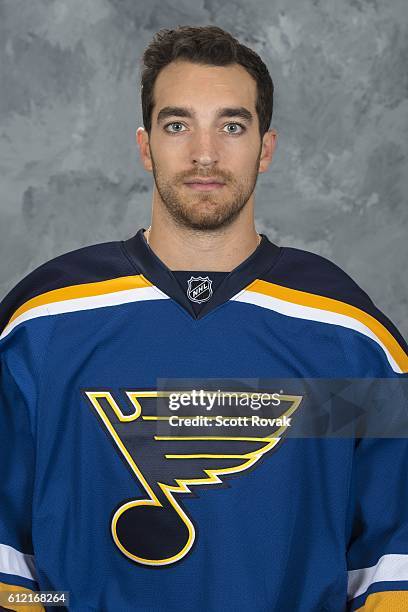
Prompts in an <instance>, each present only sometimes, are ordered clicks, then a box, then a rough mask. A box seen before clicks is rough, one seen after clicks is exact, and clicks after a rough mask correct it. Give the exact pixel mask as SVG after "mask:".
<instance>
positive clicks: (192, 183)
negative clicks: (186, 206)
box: [185, 178, 225, 191]
mask: <svg viewBox="0 0 408 612" xmlns="http://www.w3.org/2000/svg"><path fill="white" fill-rule="evenodd" d="M185 185H187V187H189V188H190V189H195V190H196V191H210V190H212V189H220V188H221V187H224V185H225V183H223V182H222V181H219V180H217V179H212V178H206V179H199V178H197V179H190V180H189V181H186V182H185Z"/></svg>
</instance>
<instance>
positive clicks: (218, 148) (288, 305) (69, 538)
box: [0, 27, 408, 612]
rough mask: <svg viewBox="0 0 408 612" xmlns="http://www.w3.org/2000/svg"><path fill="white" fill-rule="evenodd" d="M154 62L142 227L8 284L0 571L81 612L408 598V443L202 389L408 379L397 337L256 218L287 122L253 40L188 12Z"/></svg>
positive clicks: (362, 300) (353, 292) (292, 611)
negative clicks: (334, 430)
mask: <svg viewBox="0 0 408 612" xmlns="http://www.w3.org/2000/svg"><path fill="white" fill-rule="evenodd" d="M143 59H144V66H145V67H144V71H143V74H142V108H143V122H144V129H141V128H139V129H138V131H137V143H138V145H139V150H140V155H141V160H142V163H143V166H144V168H145V169H146V170H147V171H149V172H150V171H151V172H152V173H153V175H154V190H153V207H152V222H151V226H150V228H148V229H147V230H144V229H140V230H139V231H138V232H137V233H136V234H135V235H134V236H133V237H132V238H130V239H128V240H124V241H117V242H116V241H114V242H108V243H103V244H97V245H93V246H89V247H84V248H81V249H78V250H76V251H73V252H71V253H67V254H64V255H62V256H60V257H57V258H55V259H53V260H52V261H49V262H47V263H45V264H44V265H42V266H40V267H39V268H38V269H37V270H35V271H34V272H32V273H31V274H29V275H28V276H27V277H26V278H25V279H23V280H22V281H21V282H20V283H19V284H18V285H17V286H16V287H15V288H14V289H13V290H12V291H11V292H10V293H9V295H8V296H7V297H6V298H5V299H4V301H3V303H2V310H1V313H2V320H3V324H2V334H1V340H0V350H1V367H2V370H1V375H2V379H1V430H0V431H1V436H2V444H1V450H0V466H1V479H0V482H1V485H0V487H1V496H2V497H1V499H2V503H1V510H0V542H1V545H0V561H1V570H0V571H1V574H0V578H1V580H2V589H3V590H4V591H10V590H14V591H16V592H19V593H30V592H32V591H36V590H41V591H66V592H69V596H70V601H69V604H68V605H67V607H68V608H69V610H75V611H77V610H78V611H81V612H82V611H85V610H99V611H106V610H108V611H111V610H112V611H113V610H115V611H116V610H120V611H130V610H146V611H147V610H152V611H153V610H155V611H156V610H157V611H176V610H177V611H179V610H183V611H184V610H186V611H187V610H188V611H190V610H191V611H192V610H200V611H201V610H202V611H204V610H205V611H207V610H210V611H217V612H218V611H231V612H232V611H234V612H237V611H245V612H246V611H248V610H250V611H251V612H261V611H262V612H263V611H265V610H275V611H279V612H282V611H285V612H286V611H287V612H297V611H299V612H309V611H310V612H318V611H327V612H328V611H333V612H334V611H340V610H346V609H349V610H355V609H359V610H365V611H368V610H408V569H407V568H408V524H407V510H408V487H407V469H406V466H407V464H406V458H407V454H408V453H407V451H408V446H407V444H406V442H405V440H404V439H400V440H385V439H383V440H377V439H364V440H355V439H352V438H344V439H331V440H329V439H322V438H320V439H305V438H302V437H298V438H290V437H289V436H288V437H287V439H282V438H283V437H284V436H283V434H284V433H285V431H286V432H288V431H289V429H290V427H289V425H288V423H289V419H290V418H292V417H291V416H290V415H293V418H296V415H297V414H301V410H302V403H299V402H300V401H301V399H302V398H301V396H297V395H290V394H289V395H285V394H284V393H283V394H280V390H278V393H277V394H266V395H267V398H268V397H269V399H271V398H272V397H273V399H277V402H276V404H274V403H273V402H271V405H270V406H269V408H265V409H264V410H263V411H262V415H263V416H265V415H268V410H270V411H271V412H269V415H270V414H272V413H273V414H275V413H276V414H277V415H278V418H277V419H276V420H275V421H273V419H268V418H265V419H258V421H257V420H256V419H253V418H252V417H254V415H255V410H257V408H255V406H253V410H252V414H251V410H250V409H249V410H246V411H245V410H243V409H242V407H240V408H239V409H238V408H237V409H236V410H234V409H233V408H231V406H228V407H227V408H226V409H225V410H223V408H222V406H221V402H219V403H216V404H213V406H212V407H211V406H210V405H209V404H208V403H207V404H206V402H207V400H209V398H210V397H211V393H210V391H209V390H210V389H213V390H214V388H215V387H214V386H213V385H212V382H211V381H214V380H215V381H220V380H222V379H226V380H235V381H239V380H241V381H248V380H251V381H253V380H254V379H273V378H276V379H279V378H280V379H291V380H292V379H293V381H295V380H303V379H315V378H316V379H319V378H322V379H324V378H328V379H330V378H336V379H339V378H342V377H345V378H358V379H361V378H376V377H378V378H393V379H395V378H400V377H401V378H402V377H403V376H404V373H406V372H407V371H408V355H407V346H406V344H405V343H404V340H403V339H402V338H401V336H400V334H399V333H398V331H397V330H396V329H395V327H394V326H393V324H392V323H391V322H390V321H389V320H388V319H387V318H386V317H385V316H384V315H383V314H382V313H381V312H380V311H379V310H378V309H377V308H376V307H375V306H374V304H373V303H372V302H371V300H370V299H369V297H368V296H367V295H366V294H365V293H364V292H363V291H362V290H361V289H360V288H359V287H358V286H357V285H356V283H354V281H353V280H351V279H350V277H349V276H348V275H347V274H345V273H344V272H343V271H342V270H340V269H339V268H338V267H337V266H336V265H335V264H333V263H331V262H330V261H328V260H326V259H324V258H322V257H320V256H318V255H315V254H312V253H308V252H305V251H302V250H298V249H293V248H287V247H282V246H281V247H278V246H276V245H275V244H273V243H271V242H270V241H269V240H268V238H267V237H266V236H264V235H258V234H257V232H256V230H255V227H254V188H255V184H256V180H257V176H258V174H259V173H261V172H265V171H266V170H267V169H268V167H269V165H270V162H271V159H272V155H273V151H274V148H275V145H276V138H277V135H276V132H275V131H273V130H269V125H270V120H271V116H272V97H273V84H272V80H271V78H270V76H269V73H268V71H267V69H266V67H265V65H264V63H263V62H262V60H261V59H260V58H259V57H258V55H257V54H255V53H254V52H253V51H252V50H250V49H248V48H247V47H245V46H243V45H241V44H239V43H238V41H236V40H235V39H234V38H233V37H232V36H231V35H230V34H228V33H226V32H224V31H223V30H221V29H220V28H217V27H203V28H199V27H197V28H193V27H179V28H177V29H175V30H162V31H160V32H159V33H158V34H157V35H156V36H155V38H154V40H153V41H152V43H151V44H150V45H149V47H148V48H147V49H146V52H145V54H144V58H143ZM196 379H199V380H201V381H204V385H203V389H201V390H200V391H199V393H201V395H199V394H198V391H197V389H196V390H195V391H197V395H193V391H192V390H191V393H190V394H189V393H187V397H184V398H183V397H182V391H183V390H184V391H186V390H188V389H189V387H188V382H189V381H193V380H196ZM166 380H167V381H169V382H168V384H167V386H166V383H165V381H166ZM183 380H184V381H185V383H186V384H185V386H184V387H183V388H181V386H180V385H181V383H182V381H183ZM163 381H164V382H163ZM174 381H178V382H180V381H181V383H180V385H178V382H177V384H176V383H174V384H173V382H174ZM206 381H207V383H208V384H207V383H206ZM206 384H207V386H206ZM246 384H247V388H249V387H250V385H251V383H246ZM248 385H249V387H248ZM212 397H215V396H212ZM237 397H238V395H237ZM239 397H241V396H239ZM199 400H203V401H202V402H201V403H200V402H199ZM280 400H282V401H283V404H284V408H285V411H284V413H283V412H282V411H281V413H278V412H276V411H277V409H278V408H277V405H278V407H279V402H280ZM160 401H163V405H162V404H160ZM189 402H190V403H189ZM285 402H286V404H285ZM203 406H204V407H203ZM258 407H259V406H258ZM286 408H287V410H286ZM273 411H275V412H273ZM238 415H239V416H240V417H242V419H243V420H242V421H240V424H239V427H238V425H237V424H236V423H237V418H236V417H237V416H238ZM204 417H205V418H204ZM244 417H247V419H249V417H251V419H252V421H253V423H255V424H256V423H261V426H260V429H259V430H256V431H259V433H258V435H256V433H254V432H253V430H254V427H252V429H251V427H250V425H248V426H246V424H247V422H248V421H245V418H244ZM194 419H196V421H194ZM217 419H219V420H217ZM234 419H235V421H234ZM194 422H196V423H199V425H195V426H194ZM242 423H244V425H242ZM272 423H273V424H274V427H272ZM255 429H256V428H255ZM216 430H217V431H216ZM244 430H245V432H246V436H242V435H237V432H238V433H242V431H244ZM3 605H5V604H4V602H3ZM7 607H8V608H10V609H14V608H13V605H12V604H10V605H7ZM16 609H17V608H16Z"/></svg>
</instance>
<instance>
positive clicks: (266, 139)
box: [258, 130, 278, 173]
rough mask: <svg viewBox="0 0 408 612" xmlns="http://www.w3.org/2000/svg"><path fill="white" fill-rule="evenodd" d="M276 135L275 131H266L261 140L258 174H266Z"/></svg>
mask: <svg viewBox="0 0 408 612" xmlns="http://www.w3.org/2000/svg"><path fill="white" fill-rule="evenodd" d="M277 138H278V134H277V132H276V130H268V131H267V132H266V133H265V134H264V135H263V138H262V150H261V157H260V158H259V170H258V172H259V173H262V172H266V171H267V170H268V168H269V165H270V163H271V161H272V157H273V152H274V151H275V147H276V141H277Z"/></svg>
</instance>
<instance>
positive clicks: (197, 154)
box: [190, 130, 218, 166]
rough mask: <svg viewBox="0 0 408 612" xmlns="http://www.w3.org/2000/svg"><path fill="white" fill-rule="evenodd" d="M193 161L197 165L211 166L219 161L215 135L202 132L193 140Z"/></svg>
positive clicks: (205, 131)
mask: <svg viewBox="0 0 408 612" xmlns="http://www.w3.org/2000/svg"><path fill="white" fill-rule="evenodd" d="M190 156H191V160H192V162H193V163H195V164H200V165H203V166H209V165H211V164H214V163H216V162H217V161H218V147H217V143H216V137H215V135H214V134H213V133H212V132H210V131H209V130H200V131H199V132H197V133H196V134H194V137H193V138H192V140H191V151H190Z"/></svg>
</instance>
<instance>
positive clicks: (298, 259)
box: [263, 247, 372, 306]
mask: <svg viewBox="0 0 408 612" xmlns="http://www.w3.org/2000/svg"><path fill="white" fill-rule="evenodd" d="M263 278H264V280H265V281H267V282H271V283H276V284H278V285H282V286H284V287H288V288H290V289H293V290H294V291H301V292H304V293H311V294H314V295H320V296H325V297H327V298H331V299H337V300H340V301H342V300H344V301H346V302H351V303H352V302H357V303H356V305H357V306H358V305H363V303H368V302H370V303H372V301H371V298H370V297H369V295H368V294H367V293H366V291H365V290H364V289H363V288H362V287H361V286H360V285H359V284H358V283H357V282H356V281H355V280H354V279H353V278H352V277H351V276H350V275H349V274H348V273H347V272H346V271H345V270H344V269H343V268H341V267H340V266H339V265H338V264H336V263H335V262H334V261H332V260H331V259H328V258H326V257H324V256H323V255H319V254H317V253H313V252H312V251H306V250H304V249H300V248H295V247H281V256H280V257H279V259H278V261H277V262H276V265H274V266H273V267H272V268H271V269H270V270H267V272H266V274H265V275H264V277H263Z"/></svg>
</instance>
